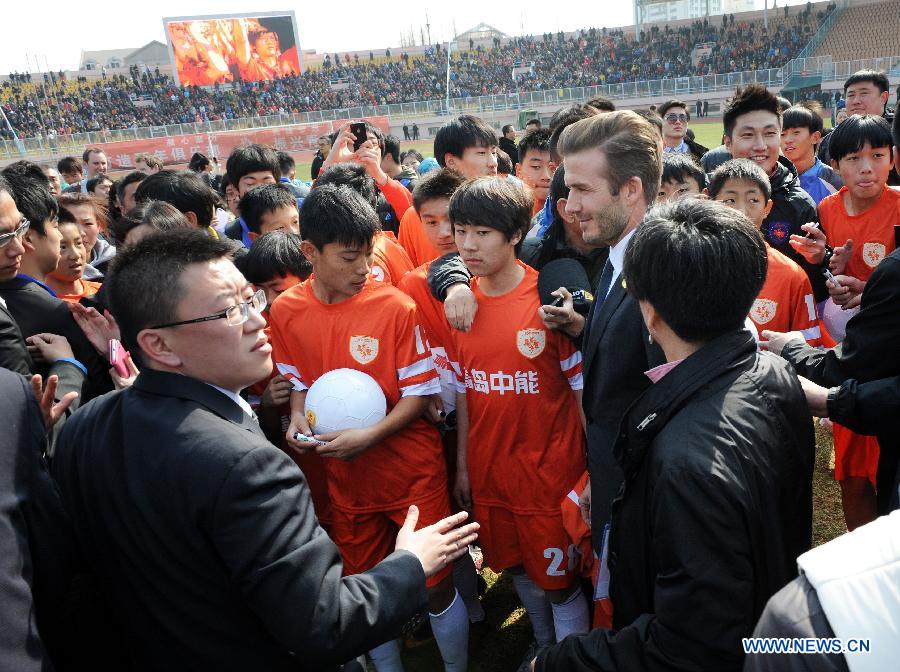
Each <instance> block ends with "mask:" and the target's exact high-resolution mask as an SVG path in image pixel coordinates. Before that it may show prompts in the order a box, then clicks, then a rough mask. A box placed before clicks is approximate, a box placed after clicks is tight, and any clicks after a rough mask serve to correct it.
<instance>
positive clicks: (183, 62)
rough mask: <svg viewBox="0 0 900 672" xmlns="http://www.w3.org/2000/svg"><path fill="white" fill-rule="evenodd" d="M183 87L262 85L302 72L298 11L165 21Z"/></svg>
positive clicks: (173, 58)
mask: <svg viewBox="0 0 900 672" xmlns="http://www.w3.org/2000/svg"><path fill="white" fill-rule="evenodd" d="M163 25H164V26H165V29H166V37H167V38H168V41H169V53H170V54H171V56H172V65H173V71H174V73H175V76H176V78H177V80H178V83H179V84H181V85H182V86H209V85H212V84H224V83H226V82H237V81H244V82H258V81H267V80H272V79H275V78H277V77H284V76H287V75H297V74H299V73H300V50H299V47H298V44H297V31H296V27H295V25H294V14H293V12H281V13H270V14H242V15H233V16H232V15H229V16H196V17H178V18H168V19H163Z"/></svg>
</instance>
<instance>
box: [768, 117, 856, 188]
mask: <svg viewBox="0 0 900 672" xmlns="http://www.w3.org/2000/svg"><path fill="white" fill-rule="evenodd" d="M822 129H823V125H822V117H820V116H819V115H818V114H817V113H816V112H814V111H813V110H811V109H809V108H808V107H804V106H803V105H794V106H793V107H789V108H788V109H786V110H785V111H784V112H783V113H782V117H781V151H782V152H784V155H785V156H786V157H787V158H788V159H790V160H791V163H793V164H794V167H795V168H796V169H797V172H798V173H800V186H801V187H803V191H805V192H806V193H807V194H809V197H810V198H811V199H813V201H814V202H815V204H816V205H819V203H820V202H821V200H822V199H823V198H825V197H826V196H830V195H831V194H833V193H834V192H836V191H837V190H838V189H840V188H841V187H842V186H843V183H842V182H841V178H840V177H838V175H837V173H835V172H834V171H833V170H832V169H831V168H829V167H828V166H826V165H825V164H824V163H822V162H821V161H820V160H819V157H817V156H816V145H818V144H819V143H820V142H821V141H822Z"/></svg>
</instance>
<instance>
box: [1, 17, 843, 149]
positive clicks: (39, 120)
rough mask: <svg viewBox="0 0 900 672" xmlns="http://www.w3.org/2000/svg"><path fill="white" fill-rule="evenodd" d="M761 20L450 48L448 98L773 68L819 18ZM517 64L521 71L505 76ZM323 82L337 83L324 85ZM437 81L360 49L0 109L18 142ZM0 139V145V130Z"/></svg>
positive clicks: (61, 93)
mask: <svg viewBox="0 0 900 672" xmlns="http://www.w3.org/2000/svg"><path fill="white" fill-rule="evenodd" d="M819 6H821V5H819ZM827 9H828V10H830V9H831V6H829V7H828V8H827ZM771 14H772V16H771V17H770V20H769V27H768V31H766V29H765V28H764V27H763V22H762V20H761V19H754V20H747V18H746V17H742V16H741V15H738V16H737V17H735V16H734V15H731V16H730V18H729V17H714V18H712V19H710V20H704V21H696V22H694V23H693V24H690V25H684V26H680V27H678V28H677V29H676V28H672V27H670V26H660V25H654V26H652V27H648V29H647V30H646V31H645V33H644V34H643V36H642V39H640V40H636V39H635V36H634V35H633V34H631V33H628V34H626V33H624V32H622V31H607V30H606V29H603V30H598V29H594V28H591V29H588V30H582V31H579V32H577V33H572V34H569V35H564V34H562V33H559V34H550V33H547V34H545V35H542V36H536V37H519V38H511V39H508V40H506V41H500V40H495V42H494V45H493V47H488V48H485V47H483V46H477V47H476V48H474V49H471V50H466V51H462V52H453V54H452V65H451V73H450V95H451V96H452V97H469V96H473V97H474V96H480V95H487V94H504V93H510V92H515V91H532V90H540V89H557V88H564V87H578V86H593V85H597V84H616V83H621V82H634V81H639V80H649V79H666V78H673V77H684V76H688V75H705V74H710V73H728V72H740V71H746V70H756V69H764V68H776V67H780V66H781V65H783V64H784V63H786V62H787V61H788V60H790V59H791V58H794V57H796V56H797V54H798V53H799V52H800V51H801V50H802V48H803V47H804V45H806V44H807V43H808V42H809V39H810V37H811V36H812V35H813V34H814V33H815V31H816V30H817V28H818V25H819V23H820V22H821V20H823V19H824V17H825V16H826V15H827V10H826V11H821V10H820V11H816V12H814V11H812V10H811V9H809V8H807V9H805V10H802V9H801V10H797V11H795V12H793V13H792V14H791V15H790V16H784V15H782V14H781V12H772V13H771ZM704 42H710V43H715V47H714V48H713V50H712V52H711V53H710V54H708V55H707V56H705V57H704V58H702V59H700V60H699V62H697V63H696V64H695V63H693V62H692V58H691V51H692V49H693V47H694V46H695V45H697V44H700V43H704ZM373 56H374V55H373ZM517 67H518V68H525V69H526V71H525V72H524V73H523V74H520V75H519V76H518V77H517V78H516V80H513V78H512V70H513V68H517ZM335 80H343V82H344V83H346V86H341V87H334V86H332V83H333V82H334V81H335ZM445 83H446V52H445V51H442V50H441V48H440V47H439V46H438V47H435V48H433V49H429V50H427V51H426V53H425V54H424V55H423V56H421V57H418V58H411V57H410V56H409V55H406V54H402V53H401V54H399V55H394V56H393V57H387V56H386V55H385V56H381V55H379V57H373V59H372V61H371V62H370V60H369V57H368V52H365V53H364V54H363V53H360V54H359V62H358V63H357V61H356V59H355V58H354V57H352V56H351V57H350V59H349V61H348V60H347V55H346V54H344V55H341V56H340V57H337V58H329V59H328V60H326V62H325V63H324V64H323V66H322V67H320V68H318V69H315V70H310V71H307V72H305V73H304V74H303V75H301V76H299V77H289V78H284V79H280V80H276V81H272V82H260V83H243V84H239V85H237V86H234V87H232V86H230V85H225V86H221V87H218V86H217V87H209V88H205V89H201V88H196V87H178V86H176V85H175V83H174V82H173V81H172V80H171V79H170V78H168V77H167V76H165V75H161V74H160V73H159V72H156V73H140V72H139V71H138V70H137V69H136V68H132V71H131V75H130V76H124V75H115V76H112V77H106V78H102V79H97V80H90V81H88V80H81V81H68V80H65V79H60V78H59V77H58V76H56V75H54V76H53V77H52V78H48V79H47V80H46V81H36V79H35V80H34V81H31V82H30V83H28V82H26V83H14V84H10V83H6V84H4V86H3V88H2V90H0V104H2V105H3V109H4V111H5V112H6V115H7V117H8V118H9V121H10V123H11V124H12V126H13V127H14V128H15V129H16V131H17V133H18V134H19V135H20V137H33V136H38V135H40V136H46V135H48V134H50V135H64V134H69V133H76V132H84V131H97V130H103V129H120V128H132V127H138V126H162V125H166V124H176V123H190V122H204V121H207V120H219V119H223V118H224V119H233V118H240V117H257V116H265V115H270V114H279V113H282V114H283V113H290V112H306V111H312V110H326V109H337V108H344V107H358V106H361V105H384V104H390V103H404V102H413V101H421V100H432V99H440V98H443V97H444V95H445V93H446V92H445ZM0 135H2V136H3V137H9V133H8V131H6V129H3V130H2V131H0Z"/></svg>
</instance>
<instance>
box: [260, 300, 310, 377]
mask: <svg viewBox="0 0 900 672" xmlns="http://www.w3.org/2000/svg"><path fill="white" fill-rule="evenodd" d="M279 298H283V297H279ZM285 305H286V304H285V303H284V302H283V301H282V303H281V305H280V306H277V307H276V306H272V310H271V311H270V313H269V327H270V328H271V337H272V363H273V364H274V365H275V369H276V370H277V371H278V373H280V374H281V375H282V376H284V377H285V378H287V379H288V380H289V381H291V385H292V386H293V388H294V390H296V391H297V392H303V391H304V390H306V389H308V388H309V384H308V383H306V382H304V381H303V377H302V375H301V374H300V370H299V367H298V366H297V362H296V361H295V359H294V353H293V352H292V348H291V344H290V342H289V341H288V338H287V333H286V332H283V331H282V329H283V326H284V325H283V324H282V321H283V320H284V318H286V317H287V315H285V314H283V309H284V306H285ZM279 308H280V309H282V310H278V309H279ZM287 332H289V330H287Z"/></svg>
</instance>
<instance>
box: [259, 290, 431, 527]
mask: <svg viewBox="0 0 900 672" xmlns="http://www.w3.org/2000/svg"><path fill="white" fill-rule="evenodd" d="M312 282H314V280H312V281H307V282H304V283H303V284H301V285H297V286H295V287H292V288H291V289H289V290H288V291H286V292H284V293H283V294H282V295H281V296H280V297H278V300H277V301H275V303H273V305H272V310H271V314H270V324H271V325H272V343H273V347H274V360H275V362H276V365H277V367H278V370H279V371H280V372H281V374H282V375H284V376H285V377H287V378H288V379H290V380H291V381H292V382H293V384H294V388H295V389H297V390H304V389H307V388H308V387H309V386H311V385H312V384H313V383H314V382H315V381H316V380H317V379H318V378H319V376H321V375H322V374H324V373H327V372H328V371H333V370H334V369H341V368H349V369H356V370H358V371H362V372H364V373H367V374H369V375H370V376H372V378H374V379H375V380H376V381H377V382H378V384H379V385H380V386H381V389H382V390H384V394H385V397H386V398H387V408H388V412H390V411H391V409H393V407H394V406H396V405H397V403H398V402H399V401H400V399H401V397H404V396H427V395H430V394H437V393H438V392H439V390H440V385H439V383H438V376H437V372H436V371H435V369H434V364H433V363H432V361H431V356H430V354H429V353H428V351H427V349H426V347H425V337H424V335H423V329H422V327H421V326H420V324H419V321H418V318H417V316H416V307H415V304H414V303H413V301H412V299H410V298H409V297H408V296H406V295H405V294H403V293H402V292H400V291H399V290H397V289H396V288H394V287H391V286H388V285H384V284H381V283H377V282H375V281H373V280H372V279H371V278H370V279H369V280H368V281H367V282H366V284H365V286H364V287H363V290H362V291H361V292H360V293H359V294H357V295H356V296H353V297H351V298H349V299H347V300H345V301H341V302H340V303H334V304H324V303H322V302H321V301H319V299H318V298H317V297H316V295H315V293H314V291H313V288H312ZM324 462H325V469H326V471H327V474H328V492H329V495H330V497H331V502H332V507H333V509H335V510H343V511H347V512H377V511H394V510H397V509H399V508H401V507H404V506H407V505H409V504H414V503H415V504H418V503H421V502H426V501H428V500H433V499H435V498H437V497H442V498H444V500H446V496H447V495H446V481H447V477H446V469H445V466H444V459H443V453H442V451H441V442H440V436H439V435H438V432H437V430H436V429H435V428H434V427H433V426H431V425H430V424H429V423H428V422H427V421H426V420H425V419H423V418H418V419H417V420H414V421H413V422H412V423H410V424H409V425H408V426H407V427H406V428H405V429H403V430H401V431H399V432H397V433H396V434H393V435H391V436H390V437H388V438H387V439H385V440H384V441H383V442H382V443H380V444H377V445H375V446H372V447H371V448H369V449H368V450H366V451H365V452H363V453H362V454H361V455H358V456H357V457H355V458H354V459H353V460H350V461H346V462H345V461H343V460H337V459H326V460H324Z"/></svg>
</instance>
